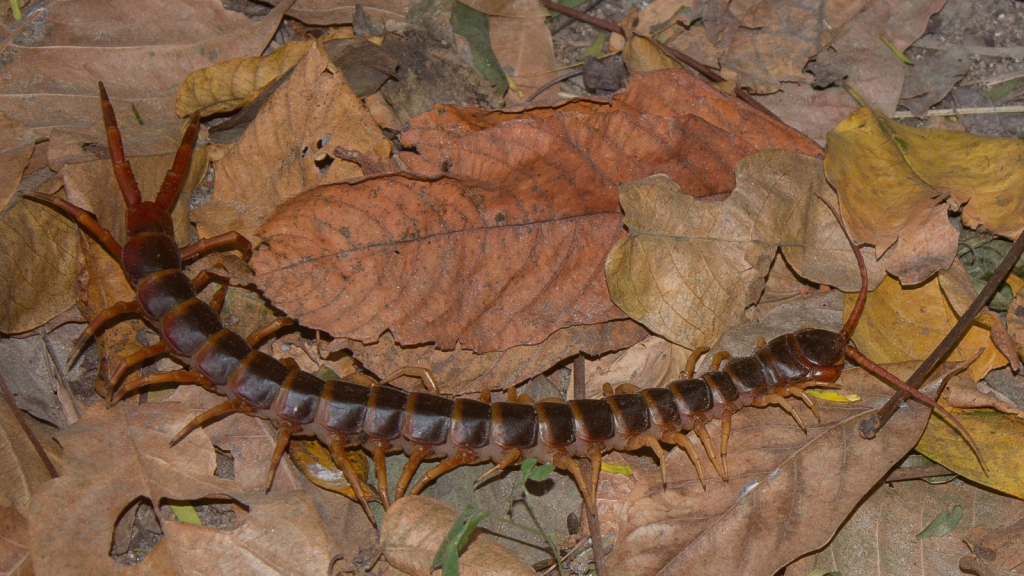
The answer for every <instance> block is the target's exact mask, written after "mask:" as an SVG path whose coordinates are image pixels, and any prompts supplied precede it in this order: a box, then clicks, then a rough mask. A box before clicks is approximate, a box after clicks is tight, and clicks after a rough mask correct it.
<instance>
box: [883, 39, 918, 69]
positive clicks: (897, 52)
mask: <svg viewBox="0 0 1024 576" xmlns="http://www.w3.org/2000/svg"><path fill="white" fill-rule="evenodd" d="M879 38H881V39H882V42H885V45H886V46H888V47H889V50H892V53H893V54H895V55H896V56H897V57H898V58H899V59H900V60H902V61H903V63H904V64H907V65H908V66H913V65H914V63H913V62H912V61H911V60H910V58H907V55H906V54H904V53H903V52H900V50H899V48H897V47H895V46H893V45H892V42H889V41H888V40H886V39H885V36H879Z"/></svg>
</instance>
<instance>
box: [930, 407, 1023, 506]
mask: <svg viewBox="0 0 1024 576" xmlns="http://www.w3.org/2000/svg"><path fill="white" fill-rule="evenodd" d="M952 412H953V415H954V416H956V417H957V419H958V420H960V423H961V424H963V425H964V427H965V428H967V430H968V431H970V433H971V436H973V437H974V440H975V442H977V443H978V447H979V448H980V449H981V453H982V455H983V456H984V457H985V463H986V465H987V466H988V472H989V473H988V474H985V472H984V471H982V469H981V465H980V464H979V462H978V458H977V456H975V454H974V452H973V451H971V447H970V446H969V445H968V444H967V442H966V441H965V440H964V439H963V437H962V436H960V433H959V432H957V431H956V430H955V429H954V428H952V427H951V426H950V425H949V424H948V423H946V421H945V420H944V419H943V418H942V417H941V416H937V415H936V414H932V417H931V420H929V421H928V427H927V428H926V429H925V432H924V436H922V437H921V440H920V442H918V444H917V447H916V450H917V451H918V452H920V453H921V454H924V455H925V456H927V457H928V458H931V459H932V460H934V461H935V462H938V463H939V464H942V465H943V466H945V467H946V468H949V469H950V470H952V471H954V472H956V473H957V474H959V475H961V476H963V477H965V478H969V479H970V480H972V481H974V482H977V483H979V484H983V485H985V486H988V487H990V488H995V489H996V490H999V491H1000V492H1005V493H1007V494H1010V495H1012V496H1016V497H1017V498H1024V452H1021V449H1020V438H1024V421H1021V419H1020V418H1015V417H1013V416H1007V415H1006V414H1000V413H999V412H996V411H994V410H963V411H961V410H952Z"/></svg>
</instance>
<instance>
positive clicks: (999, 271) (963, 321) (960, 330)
mask: <svg viewBox="0 0 1024 576" xmlns="http://www.w3.org/2000/svg"><path fill="white" fill-rule="evenodd" d="M1021 253H1024V234H1021V235H1020V236H1018V237H1017V240H1016V241H1014V243H1013V246H1011V247H1010V251H1009V252H1008V253H1007V254H1006V257H1005V258H1003V261H1002V262H1000V263H999V266H998V267H996V269H995V270H994V271H993V272H992V277H991V278H989V280H988V283H987V284H985V287H984V288H982V289H981V293H979V294H978V297H977V298H975V299H974V302H971V305H970V306H969V307H968V308H967V311H965V312H964V314H963V316H961V317H960V319H959V320H957V322H956V325H955V326H953V329H952V330H950V331H949V333H948V334H946V337H945V338H943V339H942V342H939V345H938V346H937V347H936V348H935V350H933V351H932V353H931V354H930V355H929V356H928V357H927V358H925V360H924V362H923V363H921V365H920V366H919V367H918V368H917V370H915V371H914V373H913V375H911V376H910V378H908V379H907V384H908V385H909V386H910V387H912V388H921V385H922V384H924V381H925V378H927V377H928V375H929V374H931V372H932V370H935V367H936V366H938V365H939V362H941V361H942V359H943V358H945V357H946V355H947V354H949V352H950V351H951V350H952V349H953V347H954V346H955V345H956V343H957V342H958V341H959V340H960V338H962V337H963V335H964V333H965V332H967V329H968V328H970V326H971V323H972V322H974V317H975V316H977V315H978V313H979V312H981V309H982V308H984V307H985V304H987V303H988V301H989V300H990V299H991V298H992V296H993V295H994V294H995V293H996V291H998V290H999V286H1000V285H1001V284H1002V283H1003V280H1005V279H1006V276H1007V275H1008V274H1009V273H1010V269H1011V268H1013V265H1014V264H1015V263H1016V262H1017V259H1018V258H1020V255H1021ZM909 397H910V395H909V394H907V393H906V392H905V391H903V390H900V391H899V392H897V393H896V394H893V396H892V398H890V399H889V401H888V402H886V403H885V406H882V409H881V410H879V411H878V412H876V413H875V414H872V415H871V416H870V417H869V418H866V419H864V421H863V422H861V423H860V434H861V436H863V437H864V438H874V437H875V435H876V434H877V433H878V431H879V430H881V429H882V426H885V423H886V422H888V421H889V419H890V418H892V416H893V414H895V413H896V410H898V409H899V407H900V404H902V403H903V402H904V401H906V400H907V398H909Z"/></svg>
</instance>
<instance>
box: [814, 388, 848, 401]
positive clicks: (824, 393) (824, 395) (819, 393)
mask: <svg viewBox="0 0 1024 576" xmlns="http://www.w3.org/2000/svg"><path fill="white" fill-rule="evenodd" d="M804 392H806V393H807V395H808V396H814V397H815V398H820V399H822V400H828V401H829V402H860V396H858V395H856V394H840V393H839V392H834V391H832V390H805V391H804Z"/></svg>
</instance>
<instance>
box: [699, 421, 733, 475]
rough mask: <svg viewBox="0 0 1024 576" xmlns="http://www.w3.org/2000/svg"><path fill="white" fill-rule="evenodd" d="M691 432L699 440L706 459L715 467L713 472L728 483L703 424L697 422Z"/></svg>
mask: <svg viewBox="0 0 1024 576" xmlns="http://www.w3.org/2000/svg"><path fill="white" fill-rule="evenodd" d="M693 431H694V432H695V433H696V434H697V438H700V443H701V444H702V445H703V446H704V451H705V452H707V454H708V458H710V459H711V464H712V465H713V466H714V467H715V472H718V475H719V476H720V477H721V478H722V480H725V481H726V482H728V481H729V476H728V475H727V474H726V473H725V468H723V467H722V463H721V462H719V461H718V456H716V455H715V448H714V446H712V445H711V436H709V435H708V429H707V428H705V427H704V423H703V422H697V423H696V424H694V425H693Z"/></svg>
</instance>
